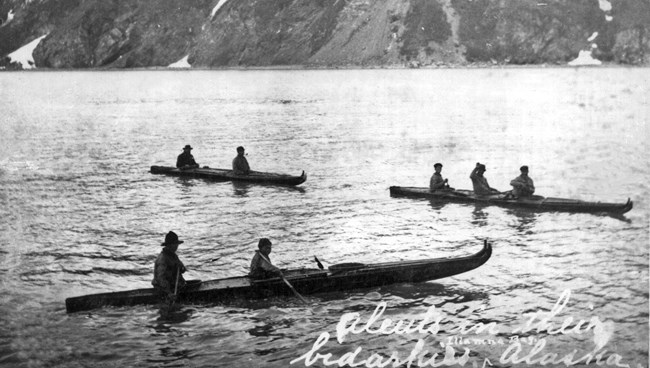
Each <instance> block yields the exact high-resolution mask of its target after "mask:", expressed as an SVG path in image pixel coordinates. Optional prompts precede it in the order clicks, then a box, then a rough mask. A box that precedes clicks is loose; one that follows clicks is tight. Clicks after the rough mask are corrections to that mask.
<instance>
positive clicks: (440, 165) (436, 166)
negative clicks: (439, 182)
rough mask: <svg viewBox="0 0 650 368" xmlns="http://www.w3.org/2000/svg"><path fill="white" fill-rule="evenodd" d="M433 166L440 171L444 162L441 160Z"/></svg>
mask: <svg viewBox="0 0 650 368" xmlns="http://www.w3.org/2000/svg"><path fill="white" fill-rule="evenodd" d="M433 168H434V170H436V172H437V173H439V172H440V170H442V164H441V163H440V162H436V163H435V164H433Z"/></svg>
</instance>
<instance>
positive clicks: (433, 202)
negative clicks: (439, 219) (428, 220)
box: [429, 199, 449, 211]
mask: <svg viewBox="0 0 650 368" xmlns="http://www.w3.org/2000/svg"><path fill="white" fill-rule="evenodd" d="M448 203H449V202H447V201H437V200H435V199H431V200H429V205H430V206H431V208H433V209H434V210H436V211H440V210H442V209H443V207H445V206H446V205H447V204H448Z"/></svg>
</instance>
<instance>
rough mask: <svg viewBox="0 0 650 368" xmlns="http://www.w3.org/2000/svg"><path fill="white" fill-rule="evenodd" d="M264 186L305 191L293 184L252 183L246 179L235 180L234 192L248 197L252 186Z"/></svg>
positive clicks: (289, 190) (285, 190) (282, 190)
mask: <svg viewBox="0 0 650 368" xmlns="http://www.w3.org/2000/svg"><path fill="white" fill-rule="evenodd" d="M254 186H255V187H263V188H276V189H277V190H278V191H280V192H299V193H305V188H302V187H297V186H292V185H280V184H272V183H250V182H244V181H233V182H232V187H233V194H235V195H236V196H241V197H247V196H248V192H249V191H250V190H251V188H252V187H254Z"/></svg>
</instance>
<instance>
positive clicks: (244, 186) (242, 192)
mask: <svg viewBox="0 0 650 368" xmlns="http://www.w3.org/2000/svg"><path fill="white" fill-rule="evenodd" d="M252 186H253V184H251V183H246V182H241V181H233V182H232V188H233V194H234V195H236V196H238V197H248V192H249V191H250V188H251V187H252Z"/></svg>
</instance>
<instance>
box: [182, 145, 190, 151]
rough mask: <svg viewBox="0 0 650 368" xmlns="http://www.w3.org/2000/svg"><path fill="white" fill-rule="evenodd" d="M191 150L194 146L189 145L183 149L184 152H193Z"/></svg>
mask: <svg viewBox="0 0 650 368" xmlns="http://www.w3.org/2000/svg"><path fill="white" fill-rule="evenodd" d="M191 149H192V146H190V145H189V144H188V145H185V147H183V151H185V150H191Z"/></svg>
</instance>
